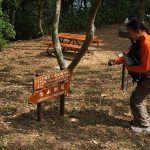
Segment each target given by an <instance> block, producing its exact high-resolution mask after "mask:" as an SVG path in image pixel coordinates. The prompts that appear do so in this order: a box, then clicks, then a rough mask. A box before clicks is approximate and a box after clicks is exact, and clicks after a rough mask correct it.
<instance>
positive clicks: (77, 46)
mask: <svg viewBox="0 0 150 150" xmlns="http://www.w3.org/2000/svg"><path fill="white" fill-rule="evenodd" d="M45 44H46V45H48V48H47V53H48V54H49V55H51V54H52V52H50V51H49V48H50V46H53V42H52V41H48V42H45ZM60 46H61V47H63V48H69V49H70V50H73V51H78V50H79V49H80V48H81V46H79V45H73V44H67V43H60Z"/></svg>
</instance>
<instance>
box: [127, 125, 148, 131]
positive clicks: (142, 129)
mask: <svg viewBox="0 0 150 150" xmlns="http://www.w3.org/2000/svg"><path fill="white" fill-rule="evenodd" d="M130 129H131V130H132V131H134V132H150V127H145V126H131V127H130Z"/></svg>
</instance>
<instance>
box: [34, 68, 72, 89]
mask: <svg viewBox="0 0 150 150" xmlns="http://www.w3.org/2000/svg"><path fill="white" fill-rule="evenodd" d="M73 74H74V73H73V71H71V70H69V69H66V70H61V71H59V72H57V73H53V74H48V75H42V76H39V77H35V78H34V79H33V89H34V90H38V89H42V88H45V87H48V86H51V85H53V84H55V83H56V84H58V83H60V82H62V81H66V80H68V79H70V78H71V76H73Z"/></svg>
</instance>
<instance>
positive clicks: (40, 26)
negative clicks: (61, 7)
mask: <svg viewBox="0 0 150 150" xmlns="http://www.w3.org/2000/svg"><path fill="white" fill-rule="evenodd" d="M44 4H45V0H44V1H42V0H40V5H39V18H38V25H39V29H40V32H41V34H42V35H44V32H43V28H42V16H43V7H44Z"/></svg>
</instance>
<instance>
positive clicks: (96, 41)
mask: <svg viewBox="0 0 150 150" xmlns="http://www.w3.org/2000/svg"><path fill="white" fill-rule="evenodd" d="M92 42H93V43H97V49H98V48H99V43H102V42H103V40H101V39H92Z"/></svg>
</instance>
